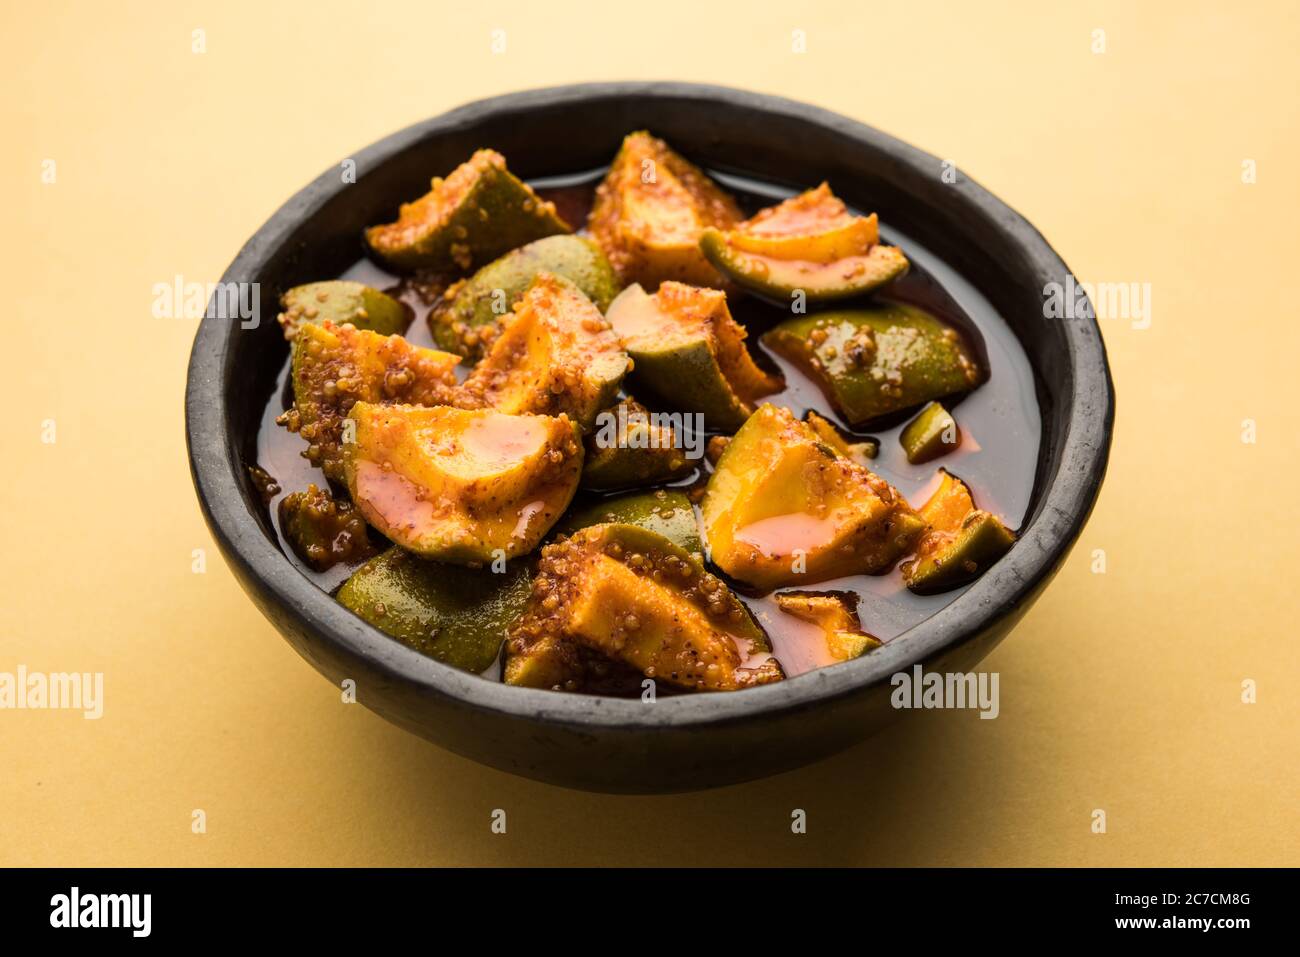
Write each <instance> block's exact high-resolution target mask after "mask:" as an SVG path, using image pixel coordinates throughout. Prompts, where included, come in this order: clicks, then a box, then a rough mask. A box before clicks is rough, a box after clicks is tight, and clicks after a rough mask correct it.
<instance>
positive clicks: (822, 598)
mask: <svg viewBox="0 0 1300 957" xmlns="http://www.w3.org/2000/svg"><path fill="white" fill-rule="evenodd" d="M776 604H777V607H779V608H780V609H781V610H782V611H783V612H785V613H786V614H787V615H793V616H794V617H795V618H798V619H800V620H801V621H806V622H807V623H808V624H810V625H816V626H817V627H818V628H820V629H821V630H822V638H823V640H824V641H825V644H826V649H825V650H826V654H827V656H828V657H829V658H830V659H831V660H833V661H848V660H849V659H851V658H857V657H859V656H861V655H864V654H866V653H867V652H868V651H871V650H873V649H875V648H879V647H880V646H881V644H882V642H881V641H880V639H879V638H876V637H875V636H874V635H869V634H867V633H866V632H865V631H863V630H862V625H861V623H860V622H859V621H858V616H857V613H856V612H854V611H853V610H851V609H850V608H849V606H848V605H847V604H846V603H845V601H844V599H843V598H842V597H841V596H839V595H835V594H828V593H824V592H823V593H818V592H793V591H787V592H781V593H780V594H779V595H777V596H776Z"/></svg>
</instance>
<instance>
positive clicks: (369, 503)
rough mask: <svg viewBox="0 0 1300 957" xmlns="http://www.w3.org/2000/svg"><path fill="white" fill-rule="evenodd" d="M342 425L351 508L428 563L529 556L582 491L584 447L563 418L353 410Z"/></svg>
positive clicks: (444, 409) (368, 406)
mask: <svg viewBox="0 0 1300 957" xmlns="http://www.w3.org/2000/svg"><path fill="white" fill-rule="evenodd" d="M348 418H349V420H350V421H351V422H352V423H353V425H354V428H353V431H354V433H355V440H354V441H353V442H351V443H349V444H346V445H344V447H343V451H344V471H345V475H346V478H347V484H348V491H349V492H351V493H352V500H353V501H354V502H356V504H357V507H358V508H360V509H361V513H362V514H363V515H365V517H366V520H367V521H368V522H370V524H371V525H373V526H375V528H377V529H379V531H381V532H383V533H384V534H385V535H387V536H388V538H390V539H391V540H392V541H393V542H394V543H395V544H397V545H400V546H402V547H403V548H405V549H406V550H408V551H411V552H414V553H415V554H417V555H421V556H423V557H425V558H434V559H437V560H439V561H444V562H452V563H454V564H458V565H472V564H477V563H481V562H483V563H485V562H490V561H492V560H493V559H495V558H506V559H509V558H514V557H515V556H516V555H523V554H525V553H526V552H530V551H532V549H533V547H534V546H535V545H536V544H537V543H538V542H539V541H541V539H542V536H543V535H545V534H546V532H547V531H548V530H549V529H550V527H551V526H552V525H554V524H555V521H556V519H558V518H559V517H560V515H561V514H562V513H563V512H564V510H565V509H566V508H567V507H568V505H569V502H570V501H571V500H572V498H573V494H574V492H575V491H576V490H577V487H578V475H579V474H580V473H581V471H582V443H581V442H580V441H579V438H578V433H577V430H576V428H575V427H574V425H573V423H571V422H570V421H569V419H568V417H567V416H560V417H559V418H555V417H553V416H545V415H504V414H502V413H500V412H494V411H491V410H478V411H468V410H465V409H457V408H452V407H450V406H438V407H436V408H421V407H419V406H412V405H390V406H384V405H375V404H372V403H369V402H358V403H357V404H356V405H354V406H353V407H352V411H351V413H350V414H349V416H348Z"/></svg>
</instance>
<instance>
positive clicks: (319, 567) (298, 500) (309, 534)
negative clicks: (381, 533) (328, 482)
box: [280, 484, 375, 572]
mask: <svg viewBox="0 0 1300 957" xmlns="http://www.w3.org/2000/svg"><path fill="white" fill-rule="evenodd" d="M280 531H281V532H282V533H283V534H284V537H285V538H287V539H288V540H289V545H290V547H292V548H293V550H294V552H296V553H297V555H298V557H299V558H301V559H302V560H303V561H304V562H306V563H307V564H308V565H309V566H310V567H311V568H312V570H313V571H318V572H323V571H326V570H328V569H329V568H332V567H333V566H334V565H336V564H338V563H339V562H343V563H345V564H351V563H353V562H359V561H362V560H364V559H367V558H370V557H371V556H372V555H374V554H375V547H374V546H373V545H371V544H370V536H369V533H368V532H369V530H368V529H367V528H366V520H365V519H364V518H362V517H361V513H360V512H358V511H357V510H356V508H355V507H353V505H352V503H351V502H349V501H347V500H346V499H336V498H334V496H333V495H332V494H330V491H329V489H323V488H320V487H319V486H316V485H314V484H313V485H308V486H307V490H306V491H305V492H293V493H291V494H289V495H286V496H285V497H284V498H282V499H280Z"/></svg>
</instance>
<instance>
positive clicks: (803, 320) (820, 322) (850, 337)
mask: <svg viewBox="0 0 1300 957" xmlns="http://www.w3.org/2000/svg"><path fill="white" fill-rule="evenodd" d="M763 344H764V345H766V346H767V347H768V348H769V349H771V350H773V351H774V352H777V353H779V354H780V355H783V356H785V357H786V358H787V359H789V360H790V361H791V362H793V363H795V364H796V365H798V366H799V367H800V368H801V369H803V370H804V371H805V372H807V373H808V375H809V376H811V377H812V378H813V379H814V381H816V382H817V384H818V385H819V386H821V389H822V391H823V392H824V393H826V397H827V398H828V399H829V400H830V401H831V404H832V405H834V406H835V408H836V410H837V411H838V412H839V413H840V415H841V416H843V418H844V421H845V422H847V423H848V424H849V425H850V426H851V427H854V428H856V427H858V426H860V425H863V424H866V423H868V422H870V421H872V420H873V419H877V418H880V417H881V416H884V415H888V414H890V413H893V412H898V411H901V410H903V409H907V408H910V407H911V406H914V405H920V404H921V403H922V402H928V401H930V400H932V399H940V398H943V397H944V396H948V395H953V394H955V393H959V392H966V391H969V390H970V389H973V388H975V387H976V386H978V385H979V384H980V383H982V382H983V381H984V380H985V378H986V373H985V371H984V369H983V368H982V367H981V365H980V363H979V360H978V359H977V358H976V355H975V352H974V351H973V350H972V349H971V347H970V345H969V344H968V343H967V342H966V341H965V339H964V338H963V337H962V335H961V333H959V332H958V331H957V330H956V329H954V328H952V327H951V326H949V325H947V324H946V323H944V322H941V321H940V320H939V319H937V318H935V317H934V316H932V315H930V314H929V313H928V312H925V311H923V310H921V309H917V308H916V307H914V306H906V305H900V304H893V303H891V304H887V305H882V306H879V307H876V308H872V309H850V310H841V311H834V312H818V313H812V314H810V315H807V316H799V317H797V318H794V319H787V320H786V321H785V322H783V323H781V324H780V325H778V326H776V327H775V328H773V329H771V330H769V331H768V332H766V333H764V335H763Z"/></svg>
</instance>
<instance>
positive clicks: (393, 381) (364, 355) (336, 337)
mask: <svg viewBox="0 0 1300 957" xmlns="http://www.w3.org/2000/svg"><path fill="white" fill-rule="evenodd" d="M458 362H460V357H459V356H455V355H451V354H450V353H446V352H438V351H437V350H435V349H421V348H420V347H418V346H413V345H411V344H410V343H409V342H407V341H406V340H405V339H403V338H402V337H401V336H382V335H380V334H379V333H376V332H370V331H368V330H365V329H357V328H356V327H354V326H350V325H344V326H336V325H334V323H333V322H330V321H329V320H325V321H324V322H321V323H319V324H315V323H309V324H306V325H300V326H299V327H298V332H297V335H296V337H295V339H294V348H293V360H292V363H291V368H290V377H291V379H292V383H293V408H292V409H290V410H289V411H288V412H285V413H284V414H283V415H281V416H280V418H279V419H277V420H276V421H277V422H278V423H279V424H280V425H283V426H284V427H285V428H287V429H288V430H289V431H290V432H297V433H298V434H299V435H300V436H302V438H303V439H304V440H305V441H306V442H307V449H306V451H304V452H303V456H304V457H305V458H306V459H307V460H308V461H310V462H311V463H312V464H313V465H315V466H317V467H318V468H319V469H320V470H321V471H322V472H324V473H325V475H326V476H327V477H328V478H331V479H334V480H335V481H342V480H343V452H342V430H343V419H344V418H345V417H346V416H347V414H348V412H349V410H350V409H351V408H352V406H353V404H354V403H356V402H377V403H383V402H392V403H409V404H412V405H440V404H442V403H445V402H450V401H451V399H452V398H453V396H454V394H455V385H456V374H455V367H456V364H457V363H458Z"/></svg>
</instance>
